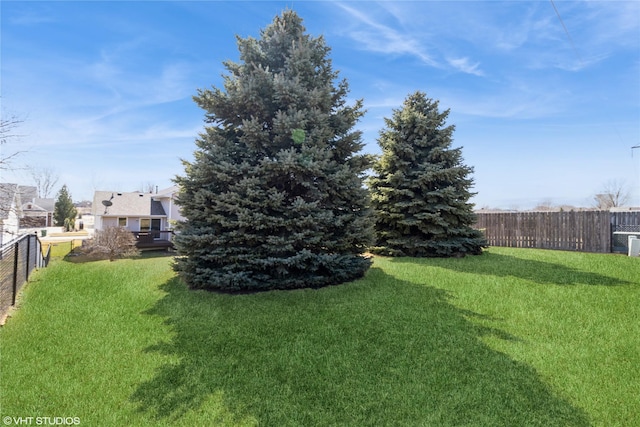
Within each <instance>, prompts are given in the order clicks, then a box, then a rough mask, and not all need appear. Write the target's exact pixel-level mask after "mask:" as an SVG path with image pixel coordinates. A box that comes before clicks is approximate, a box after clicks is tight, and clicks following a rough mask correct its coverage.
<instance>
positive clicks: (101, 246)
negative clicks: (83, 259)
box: [86, 227, 140, 261]
mask: <svg viewBox="0 0 640 427" xmlns="http://www.w3.org/2000/svg"><path fill="white" fill-rule="evenodd" d="M86 254H87V255H90V256H106V257H108V258H109V261H113V260H115V259H116V258H126V257H132V256H137V255H139V254H140V251H139V250H138V248H136V238H135V236H134V235H133V233H132V232H131V231H129V230H127V229H126V228H124V227H108V228H105V229H104V230H96V232H95V236H94V238H93V239H92V240H90V241H89V244H88V246H87V249H86Z"/></svg>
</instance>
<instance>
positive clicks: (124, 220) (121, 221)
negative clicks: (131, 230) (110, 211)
mask: <svg viewBox="0 0 640 427" xmlns="http://www.w3.org/2000/svg"><path fill="white" fill-rule="evenodd" d="M118 226H119V227H126V226H127V218H118Z"/></svg>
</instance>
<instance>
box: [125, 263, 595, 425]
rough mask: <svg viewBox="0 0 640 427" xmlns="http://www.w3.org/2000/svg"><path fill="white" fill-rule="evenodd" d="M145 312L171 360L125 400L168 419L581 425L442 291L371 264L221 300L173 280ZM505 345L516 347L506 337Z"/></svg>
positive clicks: (576, 414) (580, 418)
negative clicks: (362, 270)
mask: <svg viewBox="0 0 640 427" xmlns="http://www.w3.org/2000/svg"><path fill="white" fill-rule="evenodd" d="M162 289H163V291H165V292H166V295H165V296H164V297H163V298H162V299H161V300H159V301H158V302H157V304H156V305H155V306H154V307H153V308H151V309H150V310H148V311H147V312H146V313H145V314H146V315H150V316H161V317H162V318H164V319H165V323H166V324H167V326H168V327H170V329H171V330H172V332H173V334H174V337H173V339H172V341H171V342H165V343H158V344H157V345H155V346H153V347H151V348H148V349H147V351H149V352H157V353H160V354H162V355H163V356H165V355H166V356H169V357H170V358H171V359H172V360H174V362H172V363H167V364H165V365H164V366H163V367H161V368H160V369H159V370H158V371H157V373H156V375H155V376H154V377H153V378H151V379H149V380H148V381H146V382H143V383H141V384H140V385H139V386H138V388H137V390H136V391H135V392H134V394H133V395H132V396H131V400H132V401H133V402H134V403H136V404H137V405H138V407H139V410H140V411H141V412H143V413H146V414H147V416H150V417H152V418H155V419H156V420H157V421H163V422H166V423H172V424H173V423H176V424H177V423H180V422H181V421H182V422H187V420H189V421H191V422H194V421H193V417H194V414H197V416H206V419H207V422H209V423H211V424H212V425H238V424H246V425H252V424H260V425H267V426H271V425H273V426H286V425H363V426H364V425H376V426H377V425H438V426H453V425H474V426H514V425H517V426H533V425H536V426H545V427H547V426H558V425H562V426H586V425H589V421H588V419H587V416H586V414H585V413H584V412H583V411H582V410H580V409H578V408H576V407H573V406H572V405H571V404H570V403H568V402H567V401H566V400H563V399H562V398H560V397H558V396H556V395H555V394H554V393H553V391H552V390H551V389H550V388H549V387H548V386H547V385H546V384H545V383H544V382H543V381H542V379H541V378H540V377H539V376H538V375H537V373H536V372H535V371H534V370H533V369H532V368H530V367H529V366H527V365H525V364H523V363H520V362H517V361H515V360H513V359H510V358H509V357H508V356H507V355H505V354H503V353H500V352H497V351H494V350H492V349H491V348H489V347H488V346H487V345H486V344H484V343H483V342H482V340H481V339H480V336H482V335H486V334H488V333H497V331H492V330H490V329H487V328H484V327H481V326H478V325H474V324H473V323H472V322H471V321H469V320H467V319H466V316H468V315H469V313H468V312H466V311H463V310H460V309H458V308H456V307H455V306H453V305H451V304H450V303H448V302H447V294H446V293H445V291H442V290H439V289H435V288H432V287H428V286H423V285H416V284H412V283H408V282H404V281H401V280H398V279H396V278H394V277H392V276H389V275H387V274H385V273H384V272H383V271H382V270H381V269H380V268H372V269H371V270H370V271H369V272H368V273H367V276H366V277H365V278H364V279H362V280H359V281H356V282H353V283H350V284H346V285H341V286H334V287H328V288H323V289H319V290H298V291H280V292H266V293H259V294H248V295H224V294H216V293H209V292H204V291H190V290H188V289H186V287H185V286H184V285H183V284H182V283H181V282H180V281H179V280H178V279H177V278H174V279H172V280H170V281H168V282H167V283H166V284H164V285H163V286H162ZM501 338H503V339H516V338H515V337H509V336H501Z"/></svg>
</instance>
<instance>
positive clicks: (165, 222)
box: [93, 187, 182, 247]
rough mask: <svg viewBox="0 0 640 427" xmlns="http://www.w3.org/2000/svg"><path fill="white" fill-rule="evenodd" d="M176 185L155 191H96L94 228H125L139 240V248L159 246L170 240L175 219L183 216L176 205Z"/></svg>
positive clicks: (94, 198)
mask: <svg viewBox="0 0 640 427" xmlns="http://www.w3.org/2000/svg"><path fill="white" fill-rule="evenodd" d="M176 194H177V187H171V188H168V189H166V190H163V191H159V192H156V193H140V192H132V193H122V192H117V191H96V192H95V194H94V197H93V215H94V228H95V229H96V230H104V229H106V228H108V227H114V226H120V227H125V228H126V229H128V230H129V231H131V232H133V233H134V234H135V235H136V238H137V239H138V242H139V244H138V247H143V246H145V245H148V246H149V247H151V246H154V244H155V246H159V245H160V246H161V245H162V244H167V243H168V242H169V241H170V240H171V229H172V223H173V221H174V220H181V219H182V217H181V216H180V213H179V211H178V209H177V207H176V205H175V196H176Z"/></svg>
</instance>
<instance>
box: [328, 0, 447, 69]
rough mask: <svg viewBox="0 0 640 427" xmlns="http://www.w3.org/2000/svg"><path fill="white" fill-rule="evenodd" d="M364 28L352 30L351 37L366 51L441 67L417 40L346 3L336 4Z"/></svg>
mask: <svg viewBox="0 0 640 427" xmlns="http://www.w3.org/2000/svg"><path fill="white" fill-rule="evenodd" d="M336 5H337V6H339V7H340V8H341V9H342V10H344V11H345V12H347V13H348V14H349V15H350V16H351V17H352V18H354V19H355V21H356V22H357V23H359V24H361V25H362V26H363V27H364V28H363V29H357V30H351V31H350V33H349V34H350V36H351V37H352V38H353V39H354V40H356V41H357V42H359V43H361V44H362V47H363V48H364V49H365V50H370V51H372V52H380V53H387V54H394V55H410V56H414V57H416V58H418V59H420V61H422V62H424V63H425V64H427V65H429V66H432V67H440V66H441V65H440V64H439V63H438V62H437V61H435V60H434V59H433V58H432V56H431V55H430V54H429V53H428V52H427V50H426V49H425V48H424V47H423V46H422V44H421V43H420V42H419V40H417V39H416V38H414V37H412V36H410V35H409V34H406V33H403V32H402V31H399V30H398V29H395V28H392V27H390V26H388V25H385V24H383V23H381V22H378V21H376V20H374V19H373V18H372V17H371V16H369V15H367V14H365V13H364V12H361V11H360V10H357V9H355V8H353V7H351V6H347V5H346V4H344V3H336Z"/></svg>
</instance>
